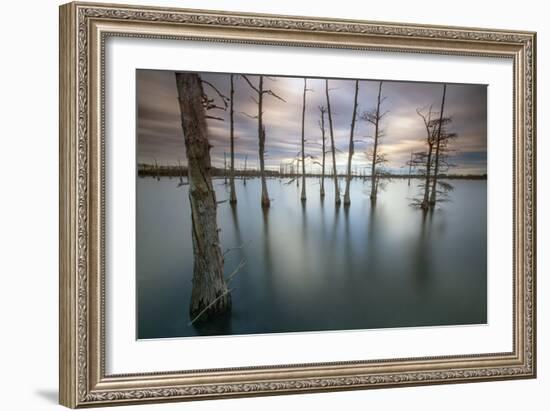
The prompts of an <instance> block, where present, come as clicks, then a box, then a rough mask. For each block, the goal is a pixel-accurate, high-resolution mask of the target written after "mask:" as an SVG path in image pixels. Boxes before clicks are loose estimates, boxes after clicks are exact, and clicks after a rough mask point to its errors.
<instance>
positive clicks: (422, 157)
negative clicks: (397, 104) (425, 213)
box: [413, 106, 434, 210]
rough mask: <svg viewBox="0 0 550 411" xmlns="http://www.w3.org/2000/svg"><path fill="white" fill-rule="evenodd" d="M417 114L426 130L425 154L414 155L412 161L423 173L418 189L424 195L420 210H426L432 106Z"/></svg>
mask: <svg viewBox="0 0 550 411" xmlns="http://www.w3.org/2000/svg"><path fill="white" fill-rule="evenodd" d="M416 112H417V114H418V115H419V116H420V117H421V118H422V120H423V121H424V128H425V129H426V140H425V141H426V145H427V150H426V152H418V153H415V159H414V160H413V161H414V162H415V164H416V166H417V167H419V168H420V170H421V172H422V171H423V173H424V182H423V183H422V184H420V187H421V188H422V189H423V191H424V194H423V197H422V201H420V204H419V205H420V208H422V209H423V210H427V209H428V207H429V205H430V204H429V199H430V177H431V171H432V155H433V148H434V139H433V120H432V116H433V115H434V113H433V111H432V106H430V107H429V108H428V109H427V111H425V110H422V109H416Z"/></svg>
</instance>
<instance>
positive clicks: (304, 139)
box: [300, 78, 310, 202]
mask: <svg viewBox="0 0 550 411" xmlns="http://www.w3.org/2000/svg"><path fill="white" fill-rule="evenodd" d="M308 91H310V90H309V89H308V88H307V78H304V93H303V96H302V195H301V196H300V199H301V200H302V202H304V201H306V147H305V145H306V137H305V120H306V93H307V92H308Z"/></svg>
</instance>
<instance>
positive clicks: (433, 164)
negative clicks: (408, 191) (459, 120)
mask: <svg viewBox="0 0 550 411" xmlns="http://www.w3.org/2000/svg"><path fill="white" fill-rule="evenodd" d="M446 86H447V85H446V84H445V85H444V86H443V97H442V99H441V110H440V111H439V112H434V111H433V110H432V107H433V106H430V107H429V108H424V109H417V110H416V112H417V113H418V115H419V116H420V117H421V118H422V120H423V122H424V127H425V129H426V140H425V141H426V145H427V150H426V151H425V152H424V151H421V152H416V153H413V158H412V160H411V165H412V166H413V167H414V168H416V169H419V170H420V172H421V173H422V174H423V175H424V179H423V183H422V184H420V187H421V189H422V191H423V195H422V200H417V201H415V202H413V205H418V206H420V208H422V209H423V210H427V209H428V208H430V207H434V206H435V205H436V203H437V202H443V201H446V200H447V197H446V195H447V193H448V192H450V191H452V190H453V186H452V185H451V184H449V183H447V182H444V181H440V180H439V177H440V174H441V173H442V172H446V171H447V170H449V168H451V167H453V166H454V165H453V164H451V163H449V155H450V153H451V150H450V148H449V143H450V141H451V140H453V139H454V138H456V136H457V135H456V133H452V132H449V131H447V126H448V125H449V124H450V123H451V121H452V119H451V117H445V116H444V115H443V110H444V108H445V93H446V88H447V87H446ZM438 196H440V197H441V198H438Z"/></svg>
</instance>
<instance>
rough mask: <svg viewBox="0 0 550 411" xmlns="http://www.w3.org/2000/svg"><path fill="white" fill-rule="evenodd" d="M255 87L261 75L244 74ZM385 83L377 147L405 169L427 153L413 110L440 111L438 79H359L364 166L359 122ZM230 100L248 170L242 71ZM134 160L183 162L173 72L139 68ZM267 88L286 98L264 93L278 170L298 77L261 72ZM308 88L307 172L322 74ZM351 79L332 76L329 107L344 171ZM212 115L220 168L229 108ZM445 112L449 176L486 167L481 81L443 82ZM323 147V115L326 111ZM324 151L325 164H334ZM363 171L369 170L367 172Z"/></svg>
mask: <svg viewBox="0 0 550 411" xmlns="http://www.w3.org/2000/svg"><path fill="white" fill-rule="evenodd" d="M200 76H201V78H202V79H203V80H205V81H207V82H210V83H211V84H212V85H214V86H215V87H216V88H217V89H218V90H219V91H220V92H221V93H223V94H225V95H226V96H229V87H230V86H229V81H230V80H229V78H230V76H229V74H225V73H223V74H222V73H200ZM247 77H248V78H249V79H250V81H251V82H252V83H253V84H254V85H255V86H257V84H258V76H255V75H248V76H247ZM380 80H383V83H382V97H383V98H384V100H383V102H382V105H381V109H380V111H381V112H386V113H387V114H386V115H385V116H384V117H383V119H382V120H381V123H380V127H381V129H382V130H383V132H384V137H383V138H381V139H380V140H379V150H380V151H381V152H382V153H384V154H385V157H386V159H387V163H385V164H384V168H385V170H386V171H388V172H392V173H407V172H408V166H407V165H406V163H407V161H408V160H409V159H410V155H411V152H413V151H414V152H417V151H425V150H426V144H425V136H426V130H425V128H424V123H423V120H422V119H421V117H420V116H419V115H418V114H417V112H416V110H417V108H427V107H429V106H430V105H433V110H434V111H439V109H440V105H441V97H442V93H443V84H441V83H420V82H403V81H391V80H387V79H375V80H360V81H359V94H358V120H357V121H356V126H355V138H354V140H356V144H355V155H354V156H353V167H354V168H355V167H357V170H358V171H359V170H361V168H363V167H369V165H370V160H369V159H368V157H367V155H366V153H367V151H368V150H370V149H371V148H372V145H373V138H372V137H373V135H374V127H373V125H372V124H370V123H368V122H366V121H363V120H360V119H359V115H360V114H361V113H363V112H365V111H369V110H372V109H375V107H376V101H377V97H378V87H379V82H380ZM234 84H235V101H234V109H235V114H234V122H235V137H236V139H235V167H237V168H242V167H243V165H244V161H245V156H247V167H248V168H259V157H258V120H257V119H256V118H251V117H250V116H255V115H257V111H258V108H257V104H256V102H255V101H254V100H256V101H257V98H256V97H255V94H256V93H255V92H254V91H253V90H252V88H251V87H250V86H249V85H248V84H247V83H246V81H245V80H244V79H243V78H242V76H240V75H235V76H234ZM136 87H137V158H138V162H139V163H148V164H154V162H155V160H156V161H157V162H158V164H159V165H176V164H178V161H181V163H182V164H186V163H187V161H186V152H185V144H184V137H183V132H182V128H181V119H180V113H179V106H178V101H177V90H176V80H175V73H174V72H173V71H162V70H137V73H136ZM264 89H271V90H272V91H273V92H275V93H276V94H277V95H279V96H280V97H282V98H283V99H284V100H285V101H284V102H283V101H280V100H278V99H276V98H273V97H271V96H269V95H264V100H263V105H264V114H263V122H264V125H265V128H266V143H265V144H266V152H265V161H266V167H267V168H269V169H273V170H279V166H280V164H281V163H289V162H291V161H292V160H293V159H295V158H296V156H297V155H298V153H300V150H301V131H302V129H301V124H302V93H303V89H304V79H303V77H277V76H269V77H265V76H264ZM307 89H308V90H309V91H307V93H306V115H305V138H306V149H305V151H306V154H307V155H310V156H312V157H314V158H315V159H309V160H308V161H307V162H306V171H307V172H319V171H320V166H319V165H317V164H316V161H319V160H320V158H321V155H322V149H321V142H322V137H321V129H320V126H319V120H320V112H319V106H325V107H326V95H325V79H319V78H308V79H307ZM204 91H205V92H206V94H207V95H208V96H209V97H210V98H216V99H217V102H218V104H219V105H221V100H219V97H218V96H217V94H216V92H215V91H213V89H212V88H210V86H208V85H207V84H204ZM354 92H355V80H353V79H329V93H330V105H331V110H332V115H333V124H334V138H335V145H336V147H337V149H338V152H337V156H336V164H337V167H338V170H339V172H344V170H345V168H346V164H347V157H348V144H349V137H350V128H351V119H352V115H353V102H354ZM208 114H209V115H213V116H216V117H222V118H224V119H225V120H224V121H219V120H213V119H212V120H211V119H209V120H208V138H209V141H210V144H211V145H212V146H213V147H212V150H211V153H210V154H211V161H212V165H213V166H215V167H220V168H223V164H224V152H227V153H229V111H222V110H212V111H209V113H208ZM444 114H445V116H450V117H451V118H452V122H451V123H450V125H449V126H448V131H449V132H453V133H456V134H457V137H456V138H455V139H453V141H452V143H451V144H450V146H449V148H451V149H452V153H451V154H452V157H451V162H452V163H453V164H454V165H455V167H453V168H452V169H450V170H449V172H448V173H449V174H486V172H487V88H486V86H485V85H479V84H447V92H446V99H445V110H444ZM325 129H326V138H327V148H328V147H329V146H328V143H329V140H328V138H329V131H328V119H327V117H326V116H325ZM331 166H332V163H331V160H330V156H329V155H327V167H331ZM367 174H368V173H367Z"/></svg>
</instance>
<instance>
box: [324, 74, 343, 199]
mask: <svg viewBox="0 0 550 411" xmlns="http://www.w3.org/2000/svg"><path fill="white" fill-rule="evenodd" d="M325 94H326V96H327V113H328V124H329V131H330V145H331V152H332V174H333V176H334V202H335V204H336V205H340V202H341V199H340V187H339V185H338V170H337V169H336V146H335V145H334V128H333V126H332V111H331V110H330V95H329V88H328V79H325Z"/></svg>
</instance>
